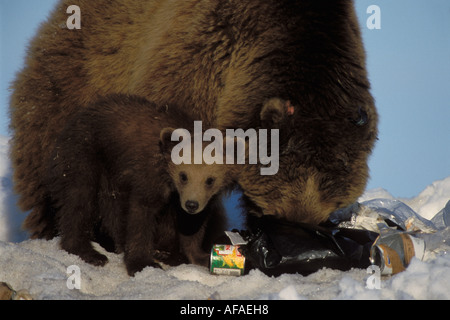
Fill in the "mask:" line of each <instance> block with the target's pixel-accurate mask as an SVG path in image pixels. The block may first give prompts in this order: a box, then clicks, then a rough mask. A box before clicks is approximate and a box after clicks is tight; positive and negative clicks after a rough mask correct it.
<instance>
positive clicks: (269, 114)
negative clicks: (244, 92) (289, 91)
mask: <svg viewBox="0 0 450 320" xmlns="http://www.w3.org/2000/svg"><path fill="white" fill-rule="evenodd" d="M294 111H295V110H294V107H293V106H292V105H291V102H290V101H288V100H283V99H280V98H272V99H270V100H267V101H266V102H265V103H264V105H263V107H262V110H261V114H260V117H261V126H262V127H263V128H267V129H271V128H280V126H281V124H282V123H283V122H284V121H285V120H286V119H287V117H289V116H292V115H293V114H294Z"/></svg>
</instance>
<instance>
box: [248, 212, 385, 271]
mask: <svg viewBox="0 0 450 320" xmlns="http://www.w3.org/2000/svg"><path fill="white" fill-rule="evenodd" d="M241 235H242V236H243V237H244V238H245V239H246V240H247V241H248V243H247V245H245V246H242V247H241V252H242V253H243V254H244V256H245V257H246V268H245V269H246V270H250V269H252V268H257V269H259V270H261V271H262V272H264V273H265V274H267V275H270V276H278V275H281V274H283V273H299V274H302V275H308V274H311V273H313V272H316V271H317V270H320V269H322V268H332V269H338V270H349V269H351V268H367V267H368V266H369V265H370V260H369V256H370V248H371V246H372V244H373V242H374V241H375V239H376V238H377V236H378V234H377V233H374V232H371V231H367V230H354V229H342V228H325V227H320V226H315V225H309V224H293V223H289V222H286V221H282V220H277V219H274V218H272V217H262V218H258V220H257V221H256V224H255V226H254V227H253V228H252V229H251V230H250V231H247V232H241Z"/></svg>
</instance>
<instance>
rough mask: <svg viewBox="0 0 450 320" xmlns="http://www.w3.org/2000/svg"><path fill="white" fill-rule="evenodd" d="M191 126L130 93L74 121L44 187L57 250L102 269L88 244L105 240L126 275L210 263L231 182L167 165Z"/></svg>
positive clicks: (216, 170)
mask: <svg viewBox="0 0 450 320" xmlns="http://www.w3.org/2000/svg"><path fill="white" fill-rule="evenodd" d="M193 124H194V121H193V120H192V121H191V120H190V117H187V116H186V115H185V114H184V113H183V112H180V110H178V109H176V108H174V107H169V106H165V107H163V108H159V109H158V108H157V107H156V106H155V105H154V104H152V103H150V102H148V101H147V100H145V99H144V98H139V97H135V96H126V95H114V96H108V97H106V98H104V99H103V100H101V101H99V102H97V103H95V104H93V105H92V106H90V107H87V108H84V109H83V110H82V111H80V112H78V113H76V114H75V115H74V116H73V117H72V119H71V120H70V121H69V123H68V124H67V126H66V127H65V128H64V130H63V131H62V133H61V135H60V136H59V138H58V141H57V144H56V148H55V150H54V152H53V155H52V157H51V158H50V159H49V161H48V162H49V164H48V166H47V176H46V179H45V183H46V187H47V188H48V190H49V192H50V193H49V194H50V203H51V207H52V208H53V211H54V218H55V219H54V228H55V231H56V233H57V234H58V235H60V236H61V240H60V241H61V247H62V248H63V249H65V250H66V251H68V252H70V253H73V254H77V255H78V256H80V257H81V258H82V259H83V260H85V261H86V262H88V263H91V264H93V265H98V266H102V265H104V264H105V263H106V262H107V261H108V259H107V257H106V256H105V255H103V254H101V253H99V252H97V251H96V250H95V249H94V248H93V246H92V244H91V241H92V240H95V239H96V236H98V235H101V236H102V237H101V239H110V240H112V243H113V244H114V251H115V252H117V253H120V252H124V261H125V265H126V268H127V271H128V274H129V275H134V274H135V273H136V272H138V271H141V270H142V269H143V268H144V267H146V266H155V267H157V266H159V265H158V261H162V262H165V263H168V264H176V263H179V262H181V261H183V257H184V258H187V260H188V261H189V262H190V263H194V264H199V265H207V263H208V253H207V252H206V250H209V249H210V245H211V244H212V243H211V242H210V241H211V240H212V239H213V237H214V236H217V235H220V231H223V230H224V229H225V224H226V220H225V214H224V208H223V206H222V201H221V193H222V192H223V191H224V190H225V189H226V188H227V187H228V186H229V185H231V183H232V180H231V175H230V174H229V172H226V171H225V170H226V168H228V167H227V166H225V165H206V164H201V165H194V164H192V165H189V164H181V165H175V164H174V163H173V162H172V161H171V151H172V147H173V146H174V145H175V142H172V141H171V135H172V132H173V131H174V129H176V128H183V129H187V130H188V131H190V132H192V131H191V129H192V127H193ZM100 243H101V242H100ZM101 244H102V243H101ZM167 253H168V254H167Z"/></svg>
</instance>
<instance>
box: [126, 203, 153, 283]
mask: <svg viewBox="0 0 450 320" xmlns="http://www.w3.org/2000/svg"><path fill="white" fill-rule="evenodd" d="M158 208H159V206H152V208H150V207H149V206H147V205H146V204H145V203H144V202H143V201H140V200H139V199H133V198H131V199H130V208H129V212H128V219H127V227H126V238H125V256H124V261H125V266H126V268H127V272H128V274H129V275H130V276H132V277H133V276H134V275H135V273H136V272H140V271H142V269H144V268H145V267H148V266H151V267H155V268H160V265H159V264H158V263H157V262H156V261H155V259H154V252H155V251H154V250H155V249H154V234H155V228H156V219H155V217H156V214H157V213H158Z"/></svg>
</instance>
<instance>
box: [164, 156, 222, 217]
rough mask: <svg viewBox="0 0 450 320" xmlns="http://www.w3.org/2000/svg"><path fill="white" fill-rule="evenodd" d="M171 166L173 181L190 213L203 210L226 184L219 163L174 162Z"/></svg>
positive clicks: (182, 205) (184, 208)
mask: <svg viewBox="0 0 450 320" xmlns="http://www.w3.org/2000/svg"><path fill="white" fill-rule="evenodd" d="M169 168H170V169H169V172H170V176H171V177H172V181H173V182H174V184H175V187H176V189H177V191H178V194H179V195H180V203H181V207H182V208H183V210H184V211H186V212H187V213H189V214H197V213H200V212H202V211H203V209H205V207H206V205H207V204H208V202H209V201H210V199H211V198H212V197H213V196H214V195H216V194H218V193H219V191H220V190H221V188H222V186H223V184H224V177H223V175H222V174H221V172H220V170H221V168H220V166H219V165H206V164H205V165H201V164H181V165H174V164H173V163H172V164H169Z"/></svg>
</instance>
